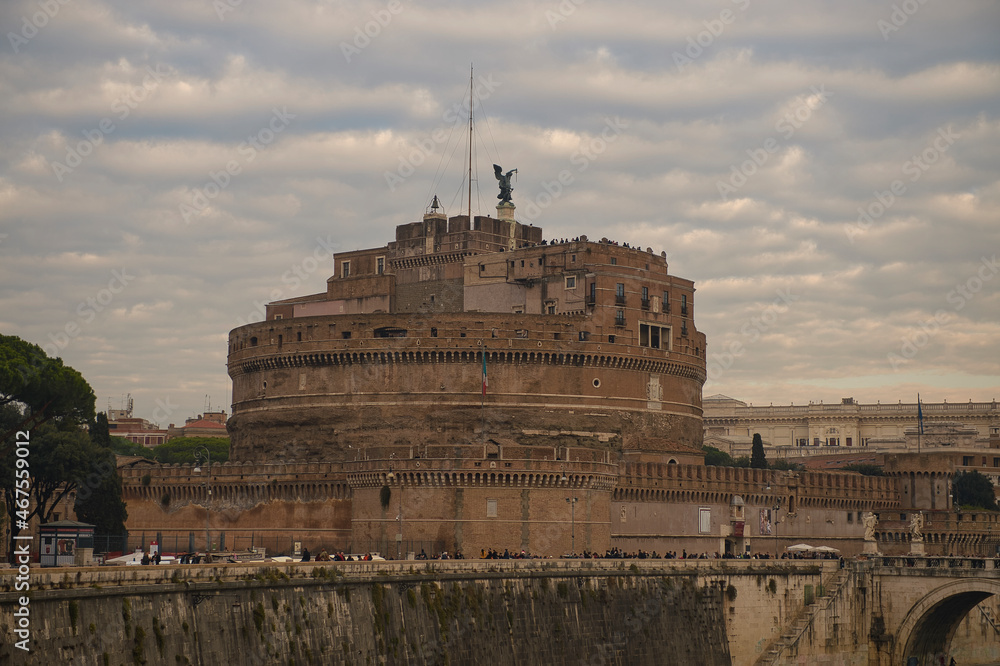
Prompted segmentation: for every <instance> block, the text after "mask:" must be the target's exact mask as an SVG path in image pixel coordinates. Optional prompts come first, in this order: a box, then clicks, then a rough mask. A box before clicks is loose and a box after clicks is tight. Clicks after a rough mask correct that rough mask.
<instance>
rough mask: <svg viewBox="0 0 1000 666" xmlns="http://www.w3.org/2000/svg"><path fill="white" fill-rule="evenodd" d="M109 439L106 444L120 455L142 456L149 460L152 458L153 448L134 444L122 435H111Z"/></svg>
mask: <svg viewBox="0 0 1000 666" xmlns="http://www.w3.org/2000/svg"><path fill="white" fill-rule="evenodd" d="M110 440H111V441H110V442H109V444H108V446H110V447H111V450H112V451H114V452H115V453H117V454H118V455H120V456H142V457H143V458H149V459H150V460H152V459H153V449H150V448H148V447H145V446H143V445H142V444H136V443H135V442H130V441H128V440H127V439H125V438H124V437H117V436H115V435H111V437H110Z"/></svg>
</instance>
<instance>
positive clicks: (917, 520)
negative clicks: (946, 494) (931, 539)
mask: <svg viewBox="0 0 1000 666" xmlns="http://www.w3.org/2000/svg"><path fill="white" fill-rule="evenodd" d="M923 529H924V513H923V511H917V512H916V513H915V514H913V515H912V516H910V540H911V541H923V540H924V532H923Z"/></svg>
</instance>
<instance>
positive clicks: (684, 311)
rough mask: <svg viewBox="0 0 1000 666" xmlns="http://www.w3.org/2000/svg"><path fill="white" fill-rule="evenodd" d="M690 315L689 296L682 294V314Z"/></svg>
mask: <svg viewBox="0 0 1000 666" xmlns="http://www.w3.org/2000/svg"><path fill="white" fill-rule="evenodd" d="M687 313H688V297H687V294H681V314H682V315H686V314H687Z"/></svg>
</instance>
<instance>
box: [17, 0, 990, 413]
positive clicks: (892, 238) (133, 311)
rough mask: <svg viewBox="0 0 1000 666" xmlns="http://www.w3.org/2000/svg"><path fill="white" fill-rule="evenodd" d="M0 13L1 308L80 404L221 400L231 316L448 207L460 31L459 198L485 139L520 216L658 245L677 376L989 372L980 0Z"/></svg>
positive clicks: (484, 206) (832, 387) (960, 377)
mask: <svg viewBox="0 0 1000 666" xmlns="http://www.w3.org/2000/svg"><path fill="white" fill-rule="evenodd" d="M0 28H2V32H3V34H4V37H3V44H2V45H0V331H2V332H3V333H6V334H13V335H18V336H20V337H22V338H24V339H26V340H29V341H31V342H34V343H37V344H39V345H41V346H43V347H44V348H45V349H46V350H47V351H48V352H49V354H51V355H58V356H61V357H62V358H63V359H64V360H65V361H66V362H67V363H68V364H70V365H72V366H73V367H75V368H77V369H78V370H80V371H81V372H82V373H83V374H84V376H85V377H86V378H87V379H88V380H89V381H90V383H91V385H92V386H93V387H94V389H95V391H96V393H97V395H98V406H99V407H100V408H106V407H107V406H108V405H109V404H110V405H111V406H113V407H118V406H120V404H121V400H122V396H123V395H124V394H127V393H131V394H132V396H133V397H134V399H135V409H136V414H137V415H139V416H144V417H146V418H150V419H153V420H155V421H157V422H159V423H160V424H161V425H163V426H166V424H167V423H169V422H176V423H182V422H183V421H184V419H185V418H186V417H189V416H193V415H194V414H196V413H198V412H201V411H203V410H204V408H205V406H206V396H210V397H211V404H212V407H213V408H216V407H219V406H224V407H225V408H227V409H228V402H229V399H230V389H229V379H228V376H227V375H226V371H225V362H226V340H227V334H228V332H229V330H230V329H232V328H234V327H236V326H237V325H239V324H240V323H244V322H246V321H254V320H257V319H259V318H260V312H261V308H260V304H261V303H264V302H267V301H270V300H273V299H276V298H288V297H291V296H296V295H302V294H307V293H314V292H317V291H322V290H323V289H324V285H325V279H326V278H327V277H328V275H329V274H330V273H331V272H332V260H331V258H330V253H331V252H333V251H340V250H352V249H358V248H365V247H372V246H376V245H381V244H383V243H385V242H386V241H388V240H391V238H392V236H393V229H394V227H395V225H397V224H401V223H406V222H412V221H416V220H418V219H419V217H420V215H421V214H422V213H423V212H424V210H425V209H426V207H427V205H428V203H429V201H430V198H431V197H432V196H433V195H434V194H437V195H439V196H440V198H441V200H442V202H443V203H444V206H445V209H446V212H448V213H449V214H458V213H459V212H460V211H461V210H462V209H464V207H465V204H464V202H463V199H462V196H461V194H460V193H461V191H462V189H463V186H462V178H463V169H464V166H463V158H462V154H463V152H464V150H465V143H464V141H465V139H464V132H465V128H464V127H463V123H464V122H465V121H464V117H465V111H464V110H463V104H464V103H465V99H466V96H467V89H468V84H469V67H470V64H473V65H474V66H475V79H476V90H477V97H478V99H479V100H480V103H479V105H478V106H477V107H476V113H477V115H478V116H479V118H480V122H478V123H477V125H476V127H477V138H476V145H477V148H476V160H475V162H476V163H477V169H478V173H479V174H481V175H482V179H481V182H479V183H478V184H480V185H481V187H478V188H474V193H473V208H474V209H475V211H478V212H480V213H483V214H488V213H490V212H492V211H493V206H494V205H495V193H496V181H495V179H494V178H493V174H492V169H491V167H490V165H491V164H492V163H493V162H495V161H499V162H500V163H501V164H502V165H503V166H504V168H505V169H510V168H515V167H516V168H517V169H518V174H517V180H516V182H515V183H514V186H515V190H514V202H515V203H516V204H517V206H518V214H519V216H520V217H521V219H522V220H523V221H526V222H528V221H530V222H532V223H534V224H535V225H539V226H542V227H543V228H544V229H545V236H546V237H547V238H552V237H566V236H576V235H580V234H587V235H589V236H590V237H592V238H595V237H601V236H608V237H611V238H615V239H617V240H619V241H622V242H628V243H630V244H635V245H640V246H642V247H646V246H650V247H652V248H654V250H655V251H656V252H659V251H661V250H665V251H666V252H667V253H668V258H669V261H670V267H671V270H672V271H673V272H674V273H675V274H678V275H681V276H683V277H686V278H690V279H693V280H695V282H696V286H697V289H698V293H697V296H696V297H695V304H696V308H695V313H696V324H697V326H698V328H699V329H700V330H702V331H704V332H705V333H706V334H707V335H708V340H709V374H710V380H709V382H708V383H707V384H706V386H705V394H706V395H709V394H713V393H725V394H727V395H730V396H733V397H737V398H740V399H743V400H747V401H751V402H753V403H755V404H762V403H763V404H766V403H768V402H774V403H775V404H780V403H785V404H787V403H788V402H794V403H796V404H801V403H804V402H807V401H809V400H814V401H819V400H824V401H831V400H832V401H839V399H840V398H841V397H846V396H854V397H856V398H858V399H860V400H866V401H868V400H870V401H873V402H874V401H875V400H881V401H883V402H896V401H897V400H904V401H912V400H914V399H915V396H916V394H917V392H918V391H919V392H920V393H921V397H922V398H923V399H924V400H925V401H940V400H945V399H947V400H949V401H967V400H970V399H972V400H977V401H979V400H992V399H994V398H1000V276H998V274H997V273H998V271H1000V266H998V265H997V263H996V258H997V254H998V251H1000V225H998V222H1000V40H998V39H997V35H998V33H1000V5H997V3H993V2H979V1H968V2H966V1H963V0H959V1H957V2H947V3H946V2H941V1H940V0H921V1H918V0H906V1H903V2H897V3H895V4H893V3H890V2H875V1H846V2H833V1H827V2H823V1H821V2H809V3H800V2H764V1H762V0H738V1H736V0H733V1H731V0H717V1H715V2H693V1H689V2H670V1H663V0H657V1H656V2H653V1H651V0H650V1H648V2H646V1H642V0H625V1H624V2H623V1H616V2H610V1H600V0H563V1H562V2H523V1H519V0H514V1H512V2H489V3H486V2H457V1H455V0H450V1H449V0H442V1H436V2H421V3H415V2H408V1H403V0H391V1H387V2H383V1H380V0H379V1H374V2H364V3H358V2H339V1H334V0H288V1H284V2H265V1H263V0H171V1H170V2H162V1H160V2H154V1H152V0H114V1H112V0H26V1H22V0H6V1H5V2H3V3H0ZM560 176H562V180H563V182H564V183H567V184H565V185H555V184H554V183H558V181H559V178H560ZM477 182H478V181H477ZM560 188H561V189H560Z"/></svg>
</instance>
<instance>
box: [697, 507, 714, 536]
mask: <svg viewBox="0 0 1000 666" xmlns="http://www.w3.org/2000/svg"><path fill="white" fill-rule="evenodd" d="M711 531H712V510H711V509H709V508H708V507H704V506H703V507H700V508H699V509H698V533H699V534H708V533H710V532H711Z"/></svg>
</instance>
